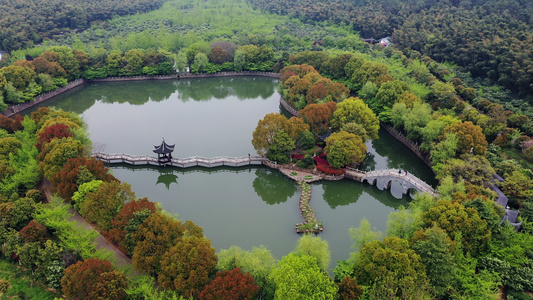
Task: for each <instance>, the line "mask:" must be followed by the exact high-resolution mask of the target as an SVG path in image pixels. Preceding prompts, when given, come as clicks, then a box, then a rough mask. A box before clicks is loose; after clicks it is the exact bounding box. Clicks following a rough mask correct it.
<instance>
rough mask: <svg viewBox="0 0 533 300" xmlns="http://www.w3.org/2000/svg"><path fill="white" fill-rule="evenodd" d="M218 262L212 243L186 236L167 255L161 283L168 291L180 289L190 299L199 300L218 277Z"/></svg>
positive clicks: (159, 280) (162, 265)
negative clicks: (195, 299) (212, 278)
mask: <svg viewBox="0 0 533 300" xmlns="http://www.w3.org/2000/svg"><path fill="white" fill-rule="evenodd" d="M217 261H218V258H217V255H216V254H215V248H213V247H211V241H210V240H208V239H206V238H204V237H197V236H187V237H183V238H182V239H181V240H180V241H178V243H177V244H176V245H175V246H174V247H172V248H170V249H169V250H168V251H167V252H166V253H165V254H164V255H163V257H162V259H161V272H160V273H159V276H158V277H157V281H158V282H159V284H160V285H161V287H162V288H164V289H172V290H178V291H180V292H181V294H182V295H183V296H185V297H186V298H188V297H191V296H192V297H194V298H198V295H199V294H200V291H201V290H203V288H204V287H205V286H206V285H207V284H208V283H209V282H210V281H211V276H212V275H214V274H215V272H216V266H217Z"/></svg>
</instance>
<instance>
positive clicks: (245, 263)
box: [217, 246, 276, 299]
mask: <svg viewBox="0 0 533 300" xmlns="http://www.w3.org/2000/svg"><path fill="white" fill-rule="evenodd" d="M275 266H276V259H275V258H274V257H273V256H272V253H271V252H270V251H269V250H268V249H267V248H265V246H260V247H254V248H253V249H252V250H251V251H246V250H243V249H241V248H239V247H237V246H231V247H230V248H229V249H225V250H221V251H220V253H219V254H218V264H217V269H219V270H226V271H230V270H233V269H234V268H240V269H241V270H242V271H243V272H245V273H250V274H252V276H253V277H254V279H255V282H256V284H257V285H258V286H259V287H261V291H260V295H262V296H264V297H265V298H266V299H271V298H272V297H273V293H274V290H275V287H274V284H273V282H272V281H271V279H270V277H269V276H270V273H271V271H272V269H273V268H274V267H275Z"/></svg>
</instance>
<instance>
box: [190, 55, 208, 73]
mask: <svg viewBox="0 0 533 300" xmlns="http://www.w3.org/2000/svg"><path fill="white" fill-rule="evenodd" d="M208 63H209V59H208V58H207V55H205V53H203V52H198V53H197V54H196V56H195V57H194V62H193V64H192V66H191V70H193V72H196V73H203V72H205V70H206V67H207V64H208Z"/></svg>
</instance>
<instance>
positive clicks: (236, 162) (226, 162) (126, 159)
mask: <svg viewBox="0 0 533 300" xmlns="http://www.w3.org/2000/svg"><path fill="white" fill-rule="evenodd" d="M91 156H92V157H94V158H96V159H98V160H101V161H103V162H106V163H109V164H117V163H124V164H130V165H135V166H140V165H153V166H161V165H165V166H173V167H179V168H189V167H206V168H214V167H220V166H228V167H241V166H247V165H261V164H263V161H264V160H265V158H263V157H260V156H243V157H229V156H218V157H213V158H206V157H201V156H193V157H188V158H172V159H171V160H170V161H169V162H160V161H159V160H158V158H157V157H153V156H148V155H144V156H138V155H131V154H126V153H121V154H106V153H102V152H97V153H93V154H92V155H91Z"/></svg>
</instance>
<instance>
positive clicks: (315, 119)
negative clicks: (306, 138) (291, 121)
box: [298, 101, 337, 135]
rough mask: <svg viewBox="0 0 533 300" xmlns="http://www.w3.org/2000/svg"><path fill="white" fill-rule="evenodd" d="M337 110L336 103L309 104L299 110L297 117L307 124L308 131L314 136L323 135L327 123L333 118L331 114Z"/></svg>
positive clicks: (327, 125) (327, 126) (326, 128)
mask: <svg viewBox="0 0 533 300" xmlns="http://www.w3.org/2000/svg"><path fill="white" fill-rule="evenodd" d="M336 109H337V103H335V102H333V101H331V102H328V103H320V104H309V105H307V106H306V107H305V108H304V109H302V110H300V112H299V113H298V116H299V117H300V118H302V120H303V121H304V122H305V123H307V124H309V127H310V130H311V132H312V133H314V134H318V135H320V134H324V133H326V132H327V131H328V128H329V121H330V120H331V118H332V117H333V112H334V111H335V110H336Z"/></svg>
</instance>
